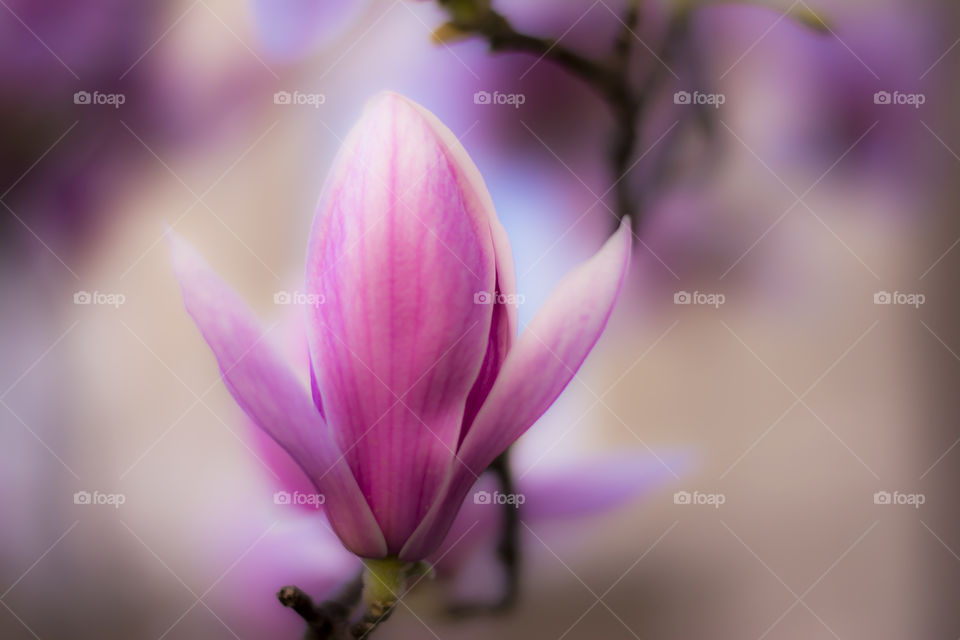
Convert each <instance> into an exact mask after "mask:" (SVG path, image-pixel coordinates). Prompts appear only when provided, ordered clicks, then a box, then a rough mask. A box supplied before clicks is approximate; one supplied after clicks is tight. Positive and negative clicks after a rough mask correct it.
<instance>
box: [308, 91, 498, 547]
mask: <svg viewBox="0 0 960 640" xmlns="http://www.w3.org/2000/svg"><path fill="white" fill-rule="evenodd" d="M441 128H442V130H443V131H445V128H443V125H441V124H439V123H438V122H436V121H435V119H433V120H430V119H428V117H426V116H425V112H424V111H423V110H422V109H420V108H418V107H416V106H415V105H413V104H412V103H410V102H409V101H407V100H406V99H404V98H401V97H400V96H397V95H395V94H384V95H382V96H380V97H379V98H377V99H375V100H374V101H373V102H372V103H371V104H370V106H368V108H367V110H366V111H365V113H364V115H363V117H362V118H361V120H360V122H359V123H358V124H357V126H356V127H355V128H354V129H353V131H352V132H351V134H350V136H349V138H348V139H347V141H346V142H345V143H344V145H343V147H342V149H341V151H340V154H339V156H338V158H337V160H336V162H335V164H334V168H333V170H332V171H331V175H330V179H329V180H328V182H327V184H326V186H325V188H324V193H323V196H322V198H321V200H320V205H319V209H318V211H317V215H316V218H315V220H314V228H313V231H312V236H311V240H310V247H309V255H308V259H307V285H306V287H307V291H308V293H312V294H318V295H320V296H323V298H322V299H323V300H324V303H323V304H320V305H318V306H317V307H316V308H311V309H310V310H309V315H308V334H309V337H310V347H311V355H312V360H313V365H314V373H315V377H316V387H317V389H318V390H319V393H320V395H321V396H322V401H323V408H324V412H325V415H326V417H327V419H328V420H329V422H330V424H331V426H332V427H333V429H334V431H335V434H336V437H337V441H338V444H339V445H340V447H341V450H342V451H344V453H345V455H346V458H347V461H348V463H349V464H350V468H351V469H352V470H353V473H354V475H355V476H356V478H357V482H358V483H359V485H360V488H361V490H362V491H363V493H364V495H365V496H366V497H367V499H368V500H369V503H370V506H371V508H372V509H373V512H374V515H375V516H376V518H377V521H378V522H379V523H380V526H381V529H382V530H383V532H384V535H385V536H386V539H387V544H388V547H389V549H390V550H391V552H396V551H399V549H400V547H401V546H402V545H403V543H404V542H405V541H406V539H407V537H408V536H409V535H410V533H412V532H413V529H414V528H415V527H416V525H417V522H418V521H419V519H420V517H421V516H422V515H423V514H424V513H425V512H426V510H427V508H429V505H430V504H431V503H432V502H433V501H434V499H435V497H436V495H437V491H438V490H439V487H440V484H441V482H442V480H443V474H444V472H445V470H446V468H447V467H448V466H449V461H450V459H451V458H452V456H453V451H454V450H455V448H456V446H457V442H458V436H459V433H460V425H461V422H462V418H463V412H464V405H465V403H466V398H467V394H468V393H469V391H470V388H471V386H472V385H473V383H474V381H475V380H476V378H477V374H478V372H479V371H480V367H481V363H482V361H483V359H484V355H485V353H486V351H487V346H488V336H489V332H490V324H491V315H492V312H491V307H490V305H484V304H475V303H474V294H475V293H477V292H481V291H492V290H493V286H494V281H495V277H496V275H495V269H494V259H495V255H494V245H493V240H492V238H491V224H492V222H491V216H492V215H493V214H492V211H491V209H490V203H489V196H488V195H487V194H486V189H485V188H484V187H483V185H482V183H479V184H477V183H474V182H473V181H471V179H470V178H469V177H468V174H470V173H475V172H476V169H475V167H473V165H472V163H471V161H470V159H469V158H468V157H467V156H466V154H465V152H463V150H462V148H460V147H459V145H458V147H457V148H452V147H451V146H450V145H449V144H447V142H446V138H445V137H441V136H440V135H438V129H441ZM450 135H451V136H452V134H450ZM478 190H479V191H478Z"/></svg>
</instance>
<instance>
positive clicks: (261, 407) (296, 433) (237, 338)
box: [170, 233, 386, 557]
mask: <svg viewBox="0 0 960 640" xmlns="http://www.w3.org/2000/svg"><path fill="white" fill-rule="evenodd" d="M170 235H171V238H172V239H171V244H172V254H173V265H174V270H175V271H176V274H177V279H178V280H179V281H180V286H181V287H182V289H183V300H184V303H185V304H186V307H187V311H188V312H189V313H190V315H191V316H192V317H193V319H194V321H195V322H196V323H197V327H199V329H200V333H201V334H203V338H204V339H205V340H206V341H207V344H209V345H210V348H211V349H212V350H213V353H214V355H215V356H216V358H217V363H218V364H219V365H220V371H221V372H222V377H223V380H224V383H225V384H226V386H227V389H229V390H230V393H231V394H232V395H233V397H234V399H235V400H236V401H237V404H239V405H240V407H241V408H243V410H244V411H245V412H246V413H247V415H248V416H250V418H251V419H252V420H253V421H254V422H256V423H257V424H258V425H259V426H260V428H262V429H263V430H264V431H266V432H267V433H269V434H270V435H271V436H272V437H273V438H274V439H275V440H276V441H277V443H278V444H279V445H280V446H282V447H283V448H284V449H285V450H286V451H287V453H289V454H290V455H291V456H292V457H293V458H294V459H295V460H296V461H297V463H298V464H299V465H300V466H301V467H302V468H303V470H304V472H305V473H306V474H307V476H309V478H310V480H311V481H313V483H314V484H315V485H316V486H317V490H318V491H320V492H321V493H323V494H324V496H325V497H326V503H325V505H324V506H325V508H326V510H327V513H328V514H329V516H330V522H331V524H332V525H333V527H334V529H335V530H336V532H337V535H339V536H340V539H341V540H342V541H343V543H344V545H346V546H347V548H349V549H350V550H351V551H353V552H354V553H356V554H357V555H361V556H366V557H377V556H381V555H383V554H385V553H386V546H385V544H384V539H383V534H382V533H381V532H380V529H379V527H378V526H377V523H376V521H375V520H374V518H373V514H372V513H371V511H370V508H369V506H368V505H367V503H366V501H365V500H364V498H363V495H362V494H361V493H360V490H359V488H358V487H357V483H356V480H354V478H353V476H352V475H351V473H350V469H349V468H348V466H347V465H346V463H345V462H344V461H343V459H342V456H341V455H340V451H339V449H338V448H337V445H336V444H335V443H334V442H333V439H332V437H331V433H330V429H329V428H328V427H327V425H326V424H325V423H324V421H323V418H322V417H321V416H320V413H319V412H318V411H317V409H316V407H315V406H314V404H313V401H312V400H311V398H310V395H309V393H308V392H307V390H306V388H305V387H304V385H303V384H302V383H301V381H300V380H298V378H297V376H296V375H295V374H294V373H293V371H292V370H291V369H290V367H289V366H288V365H287V363H286V362H285V361H284V360H283V359H282V358H281V357H280V356H279V355H278V354H277V353H276V351H275V350H274V349H273V347H272V345H271V344H270V343H269V341H268V340H267V339H266V332H265V331H264V330H263V327H262V326H261V325H260V323H259V322H258V321H257V319H256V317H255V316H254V314H253V312H252V311H251V310H250V309H249V307H247V305H246V304H245V303H244V302H243V300H241V299H240V297H239V296H238V295H237V294H236V292H234V291H233V290H232V289H231V288H230V287H229V286H227V285H226V284H225V283H224V282H223V281H222V280H221V279H220V278H219V277H218V276H217V275H216V274H215V273H214V272H213V271H212V270H211V269H210V267H209V266H208V265H207V264H206V262H205V261H204V260H203V258H202V257H200V255H199V254H198V253H197V252H196V251H195V250H194V249H193V247H191V246H190V245H189V244H187V243H186V242H185V241H183V240H182V239H180V238H179V237H177V236H176V235H174V234H172V233H171V234H170Z"/></svg>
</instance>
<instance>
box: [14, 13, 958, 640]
mask: <svg viewBox="0 0 960 640" xmlns="http://www.w3.org/2000/svg"><path fill="white" fill-rule="evenodd" d="M677 4H680V3H671V2H666V1H660V2H654V1H653V0H650V1H649V2H642V3H641V5H642V12H641V13H642V17H641V20H640V21H639V25H638V26H637V28H636V31H635V33H634V34H633V37H635V38H636V40H637V42H636V43H635V46H634V47H633V54H632V56H633V58H632V69H633V70H634V72H635V74H636V78H637V82H638V83H639V82H641V81H642V79H643V78H645V77H647V74H650V73H653V72H656V73H660V74H661V75H662V77H663V79H664V80H663V83H662V86H661V87H660V89H659V90H658V92H657V93H656V95H655V96H654V97H652V98H651V104H650V106H649V108H648V110H647V113H646V115H645V117H644V119H643V121H642V122H641V123H639V132H640V133H639V140H638V144H637V149H636V153H635V155H634V159H637V162H636V165H635V166H633V167H631V170H630V171H629V172H628V173H627V174H626V175H625V176H624V177H623V180H626V181H629V184H630V185H631V187H632V188H633V189H634V190H635V192H636V193H637V194H638V203H639V204H638V209H637V214H636V215H637V217H638V218H639V222H638V224H637V226H636V234H637V238H636V241H635V247H634V260H633V264H632V267H631V273H630V276H629V280H628V282H627V285H626V288H625V291H624V293H623V296H622V298H621V300H620V302H619V303H618V306H617V308H616V310H615V313H614V316H613V318H612V319H611V322H610V326H609V328H608V330H607V331H606V333H605V334H604V336H603V338H602V339H601V341H600V342H599V344H598V345H597V348H596V349H595V351H594V352H593V354H592V355H591V356H590V357H589V359H588V360H587V361H586V363H585V365H584V367H583V369H582V370H581V372H580V374H579V375H578V377H577V379H576V380H575V381H574V382H573V383H572V384H571V385H570V387H569V388H568V389H567V390H566V391H565V393H564V394H563V395H562V396H561V398H560V400H559V401H558V402H557V403H556V405H555V406H554V407H553V408H552V409H551V410H550V411H549V412H548V414H547V415H546V416H545V417H544V418H543V419H542V420H541V422H540V423H538V424H537V425H536V426H535V427H534V428H533V429H532V430H531V432H530V434H528V436H525V437H524V439H522V440H521V442H520V443H519V445H518V451H517V456H516V458H515V465H516V466H515V473H516V474H517V475H518V476H520V477H521V479H522V478H523V477H526V476H527V474H531V477H533V476H535V475H536V473H537V472H538V471H540V468H548V467H550V465H554V464H559V463H561V462H564V461H569V460H572V461H576V460H577V459H578V458H580V457H582V456H585V455H587V454H600V453H603V452H611V451H630V452H636V453H637V455H638V460H639V459H640V456H641V455H643V456H647V458H648V459H647V461H646V462H645V463H644V464H654V466H657V467H660V472H659V474H655V475H656V476H657V480H656V482H654V481H652V480H651V481H650V486H649V487H646V490H645V491H644V493H643V496H642V497H639V499H637V500H632V501H628V502H627V503H626V504H623V505H621V506H620V507H619V508H617V509H612V510H606V511H604V512H603V513H600V514H594V515H593V516H592V517H590V518H578V519H571V520H567V521H563V522H554V521H551V522H543V523H537V522H533V521H532V520H531V522H530V523H528V524H527V525H526V527H525V530H524V537H523V540H524V547H523V551H524V567H523V574H522V581H523V586H522V593H521V600H520V602H519V605H518V607H517V608H516V610H515V611H513V612H512V613H510V614H507V615H505V616H500V617H486V618H478V619H472V620H460V621H455V620H451V619H450V618H449V617H447V616H445V615H443V612H442V611H441V608H440V606H439V603H440V602H441V601H442V600H443V599H444V597H445V596H446V593H445V590H444V587H443V586H442V584H439V583H438V584H428V585H426V586H424V587H423V588H422V589H418V590H417V592H416V593H414V594H411V596H410V598H409V600H408V601H406V606H405V607H403V608H401V609H400V610H399V611H398V612H397V613H396V614H395V616H394V618H393V619H391V621H390V622H389V624H387V625H385V626H384V627H383V628H382V629H380V630H378V631H377V634H378V637H383V638H389V637H398V638H399V637H411V638H413V637H416V638H426V637H436V638H444V639H445V638H481V637H489V636H490V635H491V634H496V635H497V636H498V637H502V638H546V639H557V640H559V639H561V638H570V639H572V638H598V637H602V638H644V639H653V638H700V637H710V638H724V639H726V638H756V639H757V640H760V639H763V638H770V639H774V638H805V639H807V638H871V639H880V638H905V637H910V638H956V637H958V636H960V612H958V610H957V608H956V600H957V596H958V595H960V518H958V517H957V513H956V505H957V500H956V490H957V486H958V480H960V447H957V444H958V443H960V428H958V426H957V425H958V418H960V402H958V397H960V396H958V394H957V388H958V384H960V306H958V305H957V303H956V295H955V286H956V285H955V283H956V282H957V279H956V278H957V276H958V275H960V248H957V245H958V244H960V220H958V218H957V216H956V202H957V201H958V196H960V194H958V193H957V189H958V181H957V176H958V168H960V126H958V123H957V120H956V118H955V117H953V116H954V115H955V114H956V113H957V108H958V106H960V95H958V94H957V91H956V82H955V80H956V78H957V74H958V72H960V46H958V42H960V9H958V7H957V6H956V4H955V3H952V2H947V1H945V0H944V1H934V0H930V1H917V0H914V1H906V0H904V1H902V2H901V1H896V0H873V1H866V0H863V1H854V0H844V1H841V0H837V1H834V2H825V1H824V2H818V1H814V0H809V2H807V1H805V0H798V1H797V2H793V3H792V4H791V3H789V2H782V3H776V2H770V3H769V4H767V5H761V3H760V2H756V3H750V4H736V3H717V4H707V3H704V4H703V5H696V7H695V10H694V11H693V13H692V17H691V21H690V24H689V34H688V37H687V39H686V41H685V42H684V44H683V47H682V48H681V49H680V50H679V51H677V52H675V55H673V56H671V57H670V58H663V57H662V56H660V57H658V55H657V52H658V51H659V50H660V49H659V47H660V44H659V43H661V42H662V41H663V39H664V38H665V37H666V36H665V34H666V25H667V23H668V17H669V16H670V15H671V12H672V11H676V10H677V6H676V5H677ZM688 4H689V3H688ZM495 6H496V7H497V8H498V9H499V10H500V11H501V12H502V13H504V14H505V15H506V16H508V17H509V18H510V19H511V20H512V21H513V23H514V24H515V25H516V26H517V28H518V29H523V30H525V31H529V32H532V33H536V34H540V35H545V36H551V37H553V38H559V39H560V42H561V43H562V45H563V46H567V47H570V48H571V49H576V50H580V51H584V52H588V53H590V54H591V55H598V56H599V55H603V54H604V52H606V51H607V50H608V48H609V46H610V43H611V42H612V40H613V38H614V37H615V35H616V33H617V31H618V30H619V28H620V26H621V23H620V16H621V15H623V10H624V7H623V3H622V2H618V1H617V0H596V1H590V0H583V1H581V0H577V1H571V2H564V3H559V2H550V1H549V0H513V1H502V2H497V3H495ZM814 11H815V12H817V14H819V15H820V16H821V17H822V18H823V20H824V21H825V22H826V25H827V26H826V28H824V27H823V26H822V25H818V24H813V25H811V22H812V21H811V20H810V19H809V16H810V15H811V14H812V12H814ZM444 20H445V13H444V12H443V11H442V10H441V9H440V8H439V7H438V6H436V5H435V4H434V3H431V2H413V1H408V0H396V1H393V2H391V1H389V0H371V1H369V2H364V1H362V0H352V1H347V0H326V1H325V2H320V1H319V0H315V1H307V0H273V1H270V0H251V1H249V2H226V1H223V0H194V1H190V0H186V1H183V2H181V1H179V0H178V1H175V2H159V1H156V0H143V1H140V2H130V1H126V2H125V1H124V0H74V1H73V2H65V1H62V0H0V52H2V56H0V132H2V137H0V139H2V144H0V205H2V207H0V263H2V269H0V300H2V302H0V323H2V324H0V328H2V332H0V345H2V347H0V348H2V352H0V353H2V357H0V460H2V463H0V513H2V524H0V604H2V605H3V606H2V607H0V637H3V638H4V639H6V638H10V639H21V638H26V639H28V638H43V639H44V640H46V639H48V638H49V639H54V638H71V639H76V638H101V639H106V638H145V639H148V640H161V639H163V638H168V639H174V638H285V637H286V638H294V637H298V632H299V629H300V626H301V625H300V623H299V621H298V618H297V617H296V616H295V615H294V614H293V613H292V612H290V611H287V610H284V609H283V608H282V607H280V605H279V604H277V603H276V601H275V599H274V596H273V594H274V592H275V591H276V590H277V589H278V588H279V587H280V586H282V585H284V584H287V583H291V582H298V581H304V582H306V583H308V584H309V585H311V586H312V587H313V588H315V589H317V590H320V589H328V588H332V587H334V586H335V585H336V584H337V583H338V582H340V581H342V580H344V579H345V577H347V576H349V575H350V571H351V570H352V569H351V566H352V565H351V564H350V560H349V558H344V557H343V555H344V554H343V553H342V551H340V550H339V549H338V548H337V543H336V542H335V541H332V540H330V539H329V536H328V535H327V534H326V533H325V530H324V529H323V528H322V527H319V526H317V525H316V523H315V522H314V520H316V519H317V517H316V516H314V517H305V518H291V517H290V510H289V509H285V508H284V506H282V505H276V504H274V503H273V501H272V500H271V496H272V494H273V493H274V491H276V490H277V487H278V486H279V484H278V483H279V481H280V479H278V477H277V475H276V473H275V472H274V471H273V470H271V468H270V467H269V465H266V464H264V461H263V459H262V455H263V454H262V451H261V450H260V449H258V445H257V443H256V440H255V437H254V436H253V435H251V427H250V425H248V424H247V423H246V421H245V419H244V417H243V416H242V413H241V411H240V409H239V408H238V407H237V406H236V405H235V404H234V403H233V401H232V399H231V398H230V396H229V394H228V393H227V392H226V390H225V388H224V387H223V385H222V384H221V383H220V381H219V377H218V371H217V368H216V364H215V362H214V360H213V358H212V356H211V353H210V351H209V349H208V348H207V347H206V345H205V344H204V342H203V340H202V339H201V337H200V335H199V333H198V332H197V331H196V329H195V326H194V325H193V323H192V322H191V320H190V319H189V318H188V316H187V315H186V313H185V312H184V310H183V306H182V303H181V301H180V295H179V290H178V287H177V284H176V282H175V280H174V277H173V274H172V270H171V266H170V262H169V257H168V252H167V246H166V242H165V240H164V238H163V236H164V233H165V227H164V225H169V226H170V227H172V228H173V229H174V230H175V231H176V232H177V233H179V234H181V235H182V236H184V237H185V238H187V239H188V240H189V241H190V242H191V243H193V244H194V245H195V246H196V247H198V249H199V250H200V251H201V252H202V253H203V254H204V255H205V256H207V258H208V259H209V261H210V262H211V264H212V265H213V267H214V268H215V269H216V270H217V271H218V272H219V273H220V274H222V275H223V277H224V279H225V280H227V281H228V282H230V283H231V284H232V285H233V286H235V287H236V288H237V289H238V290H239V291H240V292H241V293H242V295H243V296H244V297H245V298H246V299H247V300H248V301H250V303H251V305H252V306H253V307H254V308H255V309H256V310H257V312H258V313H259V314H260V316H261V317H262V318H263V320H264V322H265V323H268V324H273V323H278V322H283V318H284V315H285V314H287V313H289V308H286V307H284V306H282V305H278V304H275V297H274V296H275V294H276V293H278V292H282V291H289V292H293V291H297V290H298V287H299V288H300V289H302V282H301V281H300V278H301V274H302V271H303V267H304V255H305V247H306V237H307V233H308V230H309V227H310V222H311V219H312V215H313V208H314V205H315V202H316V199H317V197H318V195H319V192H320V189H321V187H322V184H323V180H324V177H325V175H326V173H327V170H328V168H329V167H330V164H331V161H332V159H333V156H334V154H335V153H336V151H337V148H338V146H339V144H340V141H341V140H342V139H343V138H344V136H345V135H346V133H347V131H348V130H349V128H350V127H351V125H352V124H353V123H354V121H355V120H356V118H357V116H358V114H359V112H360V110H361V109H362V106H363V104H364V103H365V102H366V101H367V100H368V99H369V98H370V97H372V96H373V95H375V94H376V93H377V92H379V91H382V90H385V89H389V90H393V91H398V92H401V93H403V94H405V95H407V96H409V97H410V98H412V99H413V100H415V101H417V102H420V103H422V104H423V105H425V106H426V107H427V108H429V109H430V110H432V111H433V112H434V113H436V114H437V115H438V116H439V117H440V119H441V120H443V121H444V122H445V123H446V124H447V125H448V126H449V127H450V128H451V129H452V130H453V132H454V133H455V134H457V135H458V136H460V137H461V140H462V142H463V144H464V146H465V147H466V148H467V150H468V151H469V152H470V154H471V156H472V157H473V159H474V160H475V162H476V163H477V165H478V166H479V167H480V170H481V172H482V173H483V175H484V177H485V179H486V181H487V184H488V187H489V189H490V191H491V194H492V197H493V200H494V202H495V204H496V206H497V209H498V213H499V215H500V217H501V220H502V221H503V223H504V225H505V226H506V228H507V230H508V232H509V234H510V236H511V240H512V243H513V251H514V256H515V259H516V263H517V274H518V280H519V291H520V293H521V294H522V295H523V296H524V299H525V302H524V304H523V305H522V308H521V323H523V322H526V321H529V319H530V318H531V317H532V316H533V314H534V313H535V312H536V309H537V307H538V306H539V305H540V304H541V303H542V302H543V300H544V299H545V298H546V296H547V294H548V293H549V291H550V290H551V288H552V287H553V285H554V284H555V283H556V282H557V281H558V280H559V279H560V277H562V275H563V274H564V273H566V272H567V271H568V270H569V269H571V268H572V267H573V266H574V265H576V264H578V263H579V262H581V261H582V260H584V259H585V258H587V257H588V256H590V255H592V253H593V252H594V251H596V249H597V248H598V247H599V246H600V245H601V243H602V242H603V240H604V238H605V237H606V236H607V235H608V234H609V233H610V232H611V230H612V228H613V225H614V224H615V222H616V220H615V217H614V215H613V213H612V212H611V207H612V203H611V202H610V199H611V195H610V193H609V189H610V187H611V185H612V184H613V183H614V182H615V180H616V177H615V176H612V175H611V174H610V171H609V167H608V162H607V153H608V147H609V142H610V136H611V131H612V127H613V119H612V117H611V116H610V113H609V112H608V110H607V109H606V105H604V104H603V102H602V101H601V100H600V99H599V98H597V96H596V95H595V94H593V93H592V92H591V91H590V90H589V88H588V87H587V86H586V85H584V83H582V82H581V81H580V80H578V79H577V78H574V77H572V76H571V75H570V74H569V73H568V72H566V71H565V70H564V69H562V68H559V67H558V66H557V65H555V64H554V63H553V62H552V61H551V60H549V59H538V57H537V56H535V55H530V54H520V53H505V54H497V55H493V54H491V53H490V52H489V51H488V48H487V46H486V45H485V44H484V43H483V42H482V41H480V40H478V39H471V38H467V39H463V40H449V41H445V42H443V43H438V42H436V41H435V39H434V38H432V33H433V32H434V31H435V30H436V29H437V28H438V27H439V26H440V25H441V24H442V23H443V22H444ZM478 92H480V93H479V94H478ZM484 92H485V94H486V96H487V97H489V100H488V99H487V97H485V94H484ZM678 92H679V93H678ZM684 95H686V96H687V98H685V97H684ZM498 96H500V97H498ZM504 96H506V97H504ZM698 101H699V102H700V104H699V106H698V105H697V102H698ZM281 326H282V325H281ZM280 333H281V334H283V331H282V330H281V332H280ZM282 337H283V336H282V335H281V336H280V338H281V339H282ZM650 459H652V460H653V463H651V462H650ZM78 492H79V495H78ZM83 492H89V494H90V495H91V496H99V497H100V498H99V499H100V500H101V503H100V504H97V503H96V499H91V503H89V504H88V503H86V502H87V501H86V500H85V498H84V494H83ZM104 496H106V497H104ZM559 498H560V499H562V498H563V496H559ZM294 520H296V522H294ZM486 564H487V565H490V564H494V562H493V560H492V559H491V558H490V557H487V560H486ZM482 565H483V563H481V566H479V567H478V568H470V567H467V568H465V569H464V572H465V574H466V575H462V576H460V577H461V579H466V581H467V582H470V580H471V579H473V578H476V579H477V580H479V579H480V577H481V574H482V573H483V572H484V570H483V566H482ZM308 570H309V571H308ZM304 586H307V585H304ZM317 595H322V594H320V593H319V592H318V593H317Z"/></svg>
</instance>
